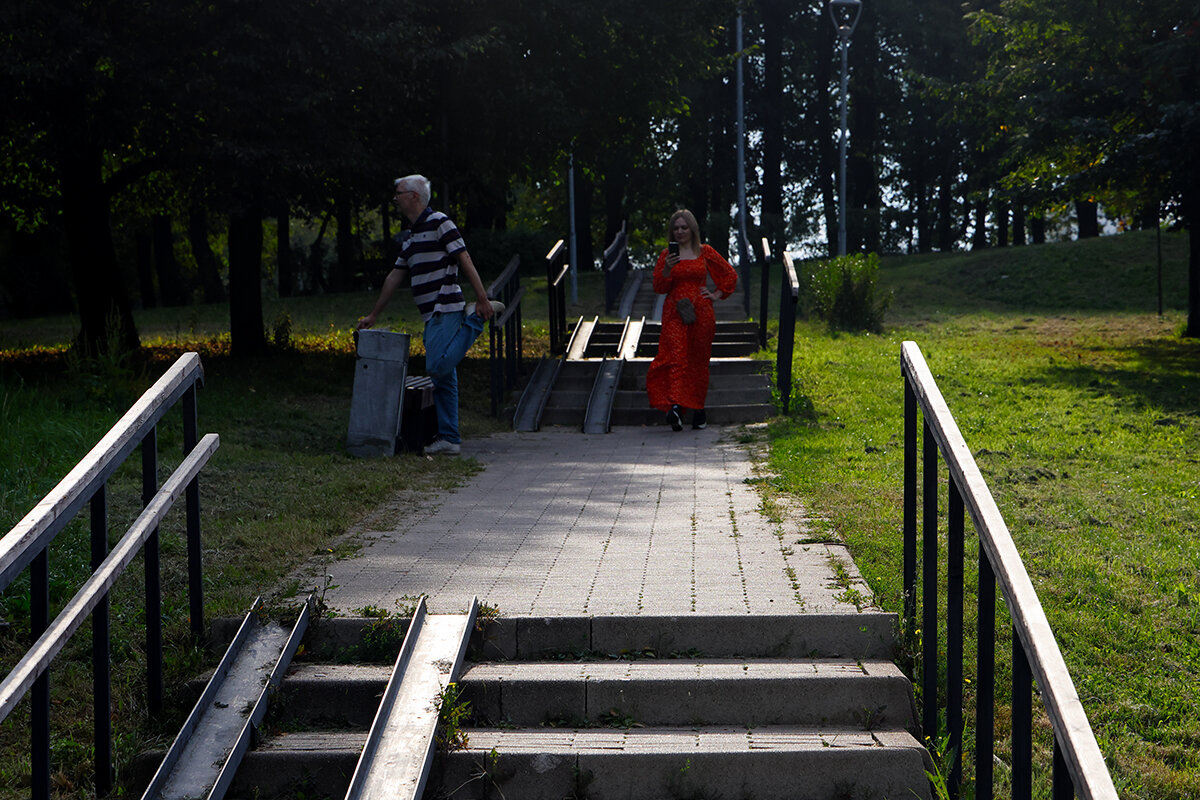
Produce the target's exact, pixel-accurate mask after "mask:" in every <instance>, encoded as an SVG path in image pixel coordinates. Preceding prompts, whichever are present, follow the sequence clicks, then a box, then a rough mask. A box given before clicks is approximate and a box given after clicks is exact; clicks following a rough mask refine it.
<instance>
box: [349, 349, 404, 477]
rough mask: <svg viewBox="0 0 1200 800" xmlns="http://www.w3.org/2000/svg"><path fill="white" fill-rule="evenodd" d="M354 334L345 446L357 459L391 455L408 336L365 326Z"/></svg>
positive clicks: (401, 399) (401, 402)
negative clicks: (353, 358)
mask: <svg viewBox="0 0 1200 800" xmlns="http://www.w3.org/2000/svg"><path fill="white" fill-rule="evenodd" d="M355 337H356V339H357V353H358V359H357V361H356V362H355V364H354V393H353V396H352V397H351V399H350V429H349V432H348V433H347V434H346V449H347V450H348V451H350V454H351V455H354V456H359V457H360V458H371V457H375V456H392V455H395V454H396V450H397V448H398V439H399V437H400V426H401V424H402V422H403V415H404V383H405V379H406V378H407V377H408V345H409V335H408V334H407V333H397V332H394V331H375V330H370V329H368V330H361V331H358V333H357V334H355Z"/></svg>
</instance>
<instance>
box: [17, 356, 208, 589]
mask: <svg viewBox="0 0 1200 800" xmlns="http://www.w3.org/2000/svg"><path fill="white" fill-rule="evenodd" d="M203 380H204V368H203V367H202V366H201V364H200V356H199V355H197V354H196V353H186V354H184V355H183V356H181V357H180V358H179V360H178V361H176V362H175V363H174V364H173V365H172V366H171V368H170V369H168V370H167V371H166V372H165V373H164V374H163V376H162V377H161V378H159V379H158V381H156V382H155V384H154V385H153V386H152V387H150V389H149V390H147V391H146V392H145V393H144V394H143V395H142V396H141V398H140V399H139V400H138V401H137V403H135V404H134V405H133V406H132V407H131V408H130V409H129V411H127V412H125V415H124V416H122V417H121V419H120V420H118V421H117V424H116V425H114V426H113V427H112V428H111V429H110V430H109V432H108V433H107V434H105V436H104V438H102V439H101V440H100V441H99V442H98V443H97V444H96V446H95V447H93V448H92V449H91V451H90V452H88V454H87V455H86V456H84V457H83V459H82V460H81V461H80V462H79V463H78V464H76V465H75V468H74V469H72V470H71V471H70V472H68V473H67V475H66V477H64V478H63V479H62V480H61V481H59V482H58V485H57V486H55V487H54V488H53V489H51V490H50V492H49V493H48V494H47V495H46V496H45V497H44V498H42V499H41V501H39V502H38V504H37V505H35V506H34V507H33V509H32V510H30V512H29V513H28V514H26V515H25V516H24V517H23V518H22V519H21V521H20V522H18V523H17V524H16V525H15V526H14V527H13V528H12V530H10V531H9V532H8V533H7V534H6V535H5V536H4V538H3V539H0V590H3V589H5V588H7V587H8V585H9V584H10V583H12V582H13V580H14V579H15V578H16V577H17V575H19V574H20V573H21V570H23V569H25V567H27V566H29V564H30V563H31V562H32V561H33V559H34V557H36V556H37V554H38V553H41V552H42V551H43V550H45V549H46V546H47V545H48V544H49V543H50V541H51V540H52V539H53V538H54V537H55V536H57V535H58V532H59V531H61V530H62V529H63V527H65V526H66V524H67V523H68V522H70V521H71V520H72V519H73V518H74V517H75V514H76V513H77V512H78V511H79V510H80V509H81V508H83V505H84V503H86V502H87V501H88V500H89V499H90V498H91V496H92V495H93V494H95V491H96V489H97V488H98V487H100V486H102V485H104V483H105V482H106V481H107V480H108V478H109V476H110V475H112V473H113V472H114V471H115V470H116V469H117V467H119V466H120V465H121V462H122V461H123V460H124V459H125V458H126V456H128V455H129V454H130V453H132V452H133V450H134V449H135V448H136V447H137V446H138V445H139V444H140V443H141V440H142V437H143V436H145V434H146V432H147V431H149V430H151V429H152V428H154V426H155V425H156V424H157V423H158V421H159V420H160V419H162V417H163V415H164V414H166V413H167V410H168V409H170V408H171V406H172V405H173V404H174V403H175V401H177V400H178V399H179V398H180V397H182V396H183V394H184V393H185V392H186V391H187V390H188V389H189V388H191V386H192V385H193V384H194V383H196V382H197V381H199V382H203Z"/></svg>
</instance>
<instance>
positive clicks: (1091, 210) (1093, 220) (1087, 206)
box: [1075, 200, 1100, 239]
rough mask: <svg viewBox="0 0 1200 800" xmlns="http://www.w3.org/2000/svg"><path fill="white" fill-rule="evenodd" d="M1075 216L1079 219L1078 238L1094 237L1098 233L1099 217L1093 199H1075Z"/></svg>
mask: <svg viewBox="0 0 1200 800" xmlns="http://www.w3.org/2000/svg"><path fill="white" fill-rule="evenodd" d="M1075 216H1076V217H1077V218H1078V219H1079V238H1080V239H1094V238H1096V237H1097V236H1099V235H1100V218H1099V215H1098V214H1097V208H1096V201H1095V200H1076V201H1075Z"/></svg>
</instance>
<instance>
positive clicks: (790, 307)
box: [763, 239, 800, 414]
mask: <svg viewBox="0 0 1200 800" xmlns="http://www.w3.org/2000/svg"><path fill="white" fill-rule="evenodd" d="M763 246H764V247H765V246H766V239H764V240H763ZM799 298H800V280H799V279H798V278H797V277H796V267H795V266H794V265H793V264H792V254H791V253H787V252H785V253H784V254H783V291H781V292H780V298H779V347H778V349H777V350H776V352H775V388H777V389H778V390H779V402H780V403H781V404H782V405H783V413H785V414H786V413H788V410H789V407H790V406H791V399H792V352H793V350H794V348H795V346H796V306H797V304H798V301H799Z"/></svg>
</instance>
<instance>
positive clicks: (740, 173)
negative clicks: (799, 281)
mask: <svg viewBox="0 0 1200 800" xmlns="http://www.w3.org/2000/svg"><path fill="white" fill-rule="evenodd" d="M742 48H743V43H742V15H741V13H740V12H739V13H738V17H737V50H738V58H737V66H736V74H737V197H738V227H737V234H738V267H739V270H738V271H739V272H741V279H742V296H743V299H744V301H745V308H746V316H747V317H749V316H750V256H749V253H748V248H747V246H746V245H747V235H746V100H745V92H744V90H743V86H744V81H743V77H742V62H743V60H744V59H743V58H742Z"/></svg>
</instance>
